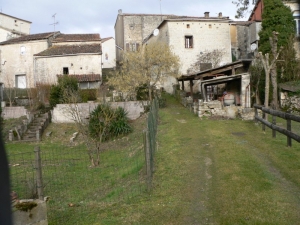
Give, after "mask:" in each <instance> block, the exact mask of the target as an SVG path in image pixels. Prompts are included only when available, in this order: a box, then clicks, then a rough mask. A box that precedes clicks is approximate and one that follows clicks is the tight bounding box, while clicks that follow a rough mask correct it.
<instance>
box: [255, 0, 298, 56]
mask: <svg viewBox="0 0 300 225" xmlns="http://www.w3.org/2000/svg"><path fill="white" fill-rule="evenodd" d="M263 3H264V10H263V14H262V24H261V25H262V29H261V31H260V32H259V39H260V40H259V51H260V52H262V53H263V54H266V53H271V44H270V40H269V39H270V37H271V36H272V32H273V31H276V32H278V33H279V34H278V47H281V46H282V47H286V46H287V45H288V43H289V40H290V37H291V35H295V29H296V26H295V21H294V17H293V14H292V12H291V9H290V8H289V7H287V6H285V5H284V4H283V2H282V0H263Z"/></svg>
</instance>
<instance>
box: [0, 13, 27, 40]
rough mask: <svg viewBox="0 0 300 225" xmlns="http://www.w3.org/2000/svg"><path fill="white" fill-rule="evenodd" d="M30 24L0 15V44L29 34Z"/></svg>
mask: <svg viewBox="0 0 300 225" xmlns="http://www.w3.org/2000/svg"><path fill="white" fill-rule="evenodd" d="M30 25H31V22H29V21H27V20H23V19H19V18H17V17H13V16H10V15H6V14H4V13H0V42H2V41H6V40H8V39H10V38H15V37H20V36H22V35H27V34H29V33H30Z"/></svg>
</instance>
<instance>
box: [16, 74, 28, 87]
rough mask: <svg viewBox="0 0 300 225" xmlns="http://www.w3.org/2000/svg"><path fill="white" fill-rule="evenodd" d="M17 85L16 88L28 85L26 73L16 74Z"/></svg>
mask: <svg viewBox="0 0 300 225" xmlns="http://www.w3.org/2000/svg"><path fill="white" fill-rule="evenodd" d="M15 86H16V88H22V89H24V88H26V87H27V82H26V75H25V74H18V75H16V76H15Z"/></svg>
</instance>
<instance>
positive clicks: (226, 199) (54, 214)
mask: <svg viewBox="0 0 300 225" xmlns="http://www.w3.org/2000/svg"><path fill="white" fill-rule="evenodd" d="M279 123H281V121H279ZM282 123H283V122H282ZM298 125H299V124H293V125H292V127H295V128H294V129H295V130H297V129H298V128H297V126H298ZM134 126H135V131H134V132H133V133H132V134H130V135H129V136H128V137H127V138H128V140H127V138H124V139H120V140H117V141H115V142H111V143H109V144H107V145H106V146H104V147H105V148H106V149H107V150H106V151H105V152H103V154H102V157H101V165H100V167H98V168H90V167H89V163H88V160H87V159H86V158H85V157H83V158H84V159H85V160H84V159H83V160H78V159H79V158H80V156H82V155H84V156H85V153H84V148H83V146H82V145H81V144H80V143H81V142H80V140H78V143H79V144H78V145H77V146H70V145H69V143H68V140H69V136H70V135H71V134H72V133H73V132H74V131H73V130H72V129H73V128H72V127H66V128H63V129H62V130H60V129H58V126H57V125H55V126H53V125H51V126H50V127H49V129H50V130H51V129H52V131H53V136H52V137H51V138H45V139H44V141H43V142H42V143H40V145H41V149H42V151H44V152H46V153H47V152H49V162H47V163H48V167H49V168H48V169H47V170H46V169H45V173H46V175H45V176H46V178H45V179H46V180H48V181H49V180H50V181H51V182H49V185H50V186H49V187H48V188H49V189H51V188H52V192H51V194H49V195H50V197H51V199H50V202H49V203H48V205H49V224H93V225H100V224H101V225H102V224H105V225H106V224H146V225H147V224H179V225H181V224H228V225H232V224H278V225H279V224H280V225H281V224H300V222H299V221H300V214H299V211H300V176H299V174H300V160H299V159H300V145H299V143H297V142H295V141H293V146H292V147H286V137H285V136H284V135H282V134H280V133H277V138H276V139H273V138H272V137H271V136H272V133H271V130H270V129H268V128H266V132H262V129H261V125H257V124H255V123H254V122H253V121H242V120H238V119H237V120H211V119H209V118H204V119H202V120H201V119H199V118H198V117H196V116H194V115H193V114H191V113H190V112H189V111H188V110H187V109H185V108H183V107H182V106H181V105H179V104H178V103H177V102H176V101H175V100H174V99H173V98H171V97H167V107H166V108H164V109H161V110H160V123H159V127H158V135H157V136H158V138H159V142H158V149H157V151H156V155H155V164H154V165H155V172H154V176H153V184H152V185H153V189H152V191H151V192H147V191H146V185H145V181H144V178H145V168H144V164H143V161H144V156H143V148H142V147H141V146H142V136H141V130H142V129H143V126H142V122H141V123H140V124H138V125H137V124H135V125H134ZM62 131H67V134H66V135H65V136H64V135H63V133H62ZM67 137H68V138H67ZM33 147H34V145H27V144H26V145H24V144H8V145H7V148H8V152H9V153H17V152H23V151H24V152H28V151H32V149H33ZM50 152H51V154H50ZM60 154H61V157H59V161H55V162H56V163H53V162H54V161H51V159H52V158H53V155H54V156H55V155H60ZM16 157H17V156H16ZM27 157H28V156H26V155H25V156H24V159H27ZM51 157H52V158H51ZM66 162H68V163H66ZM16 168H19V167H13V168H12V169H16ZM47 176H48V177H47ZM52 178H53V179H52ZM51 185H52V186H51ZM46 189H47V186H46ZM69 203H73V204H75V206H74V207H69V206H68V204H69Z"/></svg>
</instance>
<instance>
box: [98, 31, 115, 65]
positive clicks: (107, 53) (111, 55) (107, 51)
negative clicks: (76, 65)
mask: <svg viewBox="0 0 300 225" xmlns="http://www.w3.org/2000/svg"><path fill="white" fill-rule="evenodd" d="M101 44H102V68H103V69H110V68H111V69H112V68H115V67H116V42H115V39H114V38H112V37H110V38H103V39H102V40H101Z"/></svg>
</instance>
